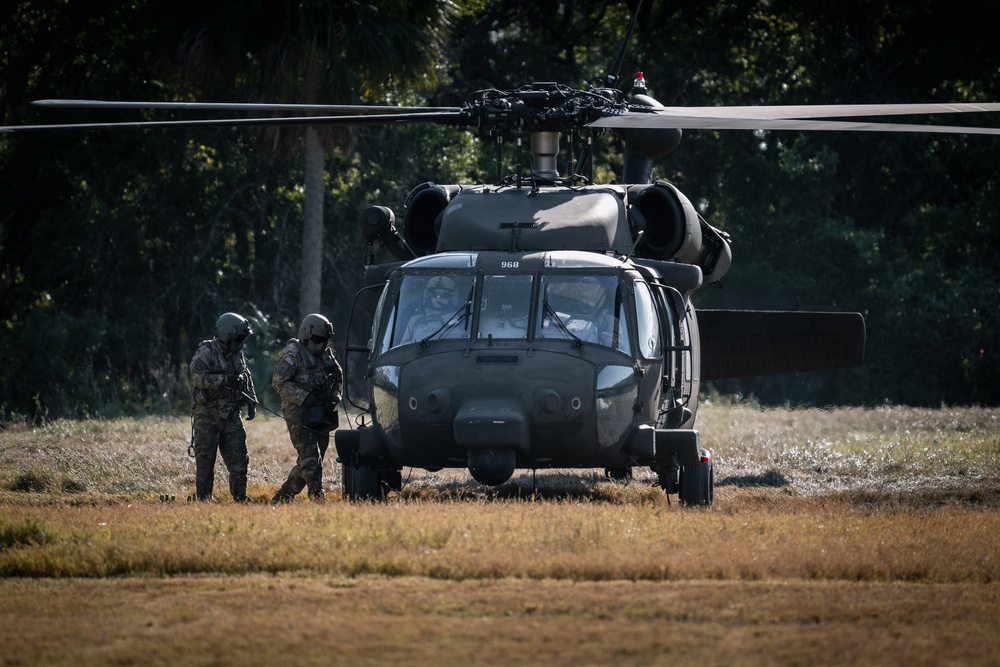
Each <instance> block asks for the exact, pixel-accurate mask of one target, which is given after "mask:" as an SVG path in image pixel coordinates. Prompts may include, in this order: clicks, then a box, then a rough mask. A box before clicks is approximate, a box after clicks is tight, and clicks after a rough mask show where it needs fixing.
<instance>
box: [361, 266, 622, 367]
mask: <svg viewBox="0 0 1000 667" xmlns="http://www.w3.org/2000/svg"><path fill="white" fill-rule="evenodd" d="M625 294H626V291H625V288H624V286H623V284H622V283H621V280H620V278H619V276H618V275H616V274H607V275H586V274H566V273H560V274H558V275H556V274H545V273H542V274H541V275H537V274H533V273H514V274H485V275H483V274H479V275H472V274H456V273H440V274H429V273H420V274H411V275H405V276H403V278H402V280H401V281H400V283H399V288H398V292H397V296H396V303H395V304H394V305H393V306H392V307H390V308H386V309H385V311H386V312H385V316H386V317H387V318H389V320H390V321H389V323H388V325H387V326H386V328H385V333H384V334H383V337H382V344H381V345H380V350H381V351H382V352H384V351H386V350H389V349H391V348H394V347H397V346H399V345H408V344H411V343H427V342H429V341H432V340H444V339H470V338H471V339H476V340H480V341H494V340H496V341H503V340H528V339H537V340H545V339H549V340H553V339H557V340H567V339H569V340H574V341H575V342H577V343H580V344H583V343H590V344H595V345H602V346H605V347H610V348H613V349H615V350H618V351H620V352H624V353H626V354H631V345H630V343H629V335H628V324H627V323H628V319H627V318H626V304H627V303H629V299H627V298H626V297H625ZM387 305H388V304H387Z"/></svg>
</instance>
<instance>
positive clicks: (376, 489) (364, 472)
mask: <svg viewBox="0 0 1000 667" xmlns="http://www.w3.org/2000/svg"><path fill="white" fill-rule="evenodd" d="M348 499H349V500H368V501H380V500H384V499H385V486H384V485H383V484H382V475H380V474H379V472H378V470H376V469H375V468H373V467H371V466H358V467H357V468H354V475H353V482H352V484H351V494H350V495H349V496H348Z"/></svg>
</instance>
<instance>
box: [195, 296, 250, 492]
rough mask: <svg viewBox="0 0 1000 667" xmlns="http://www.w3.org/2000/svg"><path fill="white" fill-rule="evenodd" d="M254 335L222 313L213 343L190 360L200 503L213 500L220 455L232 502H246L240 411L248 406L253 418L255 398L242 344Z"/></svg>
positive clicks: (232, 315) (245, 324) (240, 319)
mask: <svg viewBox="0 0 1000 667" xmlns="http://www.w3.org/2000/svg"><path fill="white" fill-rule="evenodd" d="M252 333H253V331H251V330H250V323H249V322H247V321H246V319H245V318H244V317H242V316H240V315H237V314H236V313H224V314H223V315H222V316H221V317H219V321H218V322H216V324H215V338H213V339H212V340H206V341H202V343H201V344H200V345H199V346H198V351H197V352H195V355H194V359H192V360H191V365H190V368H189V371H190V373H191V385H192V386H193V387H194V391H193V393H192V397H191V399H192V400H191V414H192V416H193V422H192V431H193V433H192V439H193V441H194V443H193V444H194V457H195V497H196V498H197V499H198V500H212V488H213V486H214V485H215V458H216V454H217V453H218V452H221V453H222V460H223V461H224V462H225V464H226V469H227V470H228V471H229V491H230V492H231V493H232V494H233V500H235V501H236V502H245V501H246V499H247V469H248V468H249V466H250V457H249V456H248V455H247V434H246V430H245V429H244V428H243V417H242V415H241V414H240V410H241V409H242V407H243V405H244V404H246V406H247V419H253V418H254V417H255V416H256V414H257V394H256V392H255V391H254V387H253V378H251V377H250V371H249V370H247V362H246V358H245V357H244V356H243V343H244V341H245V340H246V339H247V337H248V336H250V335H251V334H252ZM248 396H249V398H247V397H248Z"/></svg>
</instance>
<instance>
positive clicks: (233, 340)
mask: <svg viewBox="0 0 1000 667" xmlns="http://www.w3.org/2000/svg"><path fill="white" fill-rule="evenodd" d="M252 334H253V329H251V328H250V323H249V322H248V321H247V319H246V318H245V317H243V316H242V315H237V314H236V313H223V314H222V315H220V316H219V319H218V321H217V322H216V323H215V338H216V339H217V340H218V341H219V342H220V343H222V344H223V345H225V346H226V347H227V348H229V349H231V350H234V351H237V352H238V351H239V350H242V349H243V342H244V341H245V340H246V339H247V337H248V336H250V335H252Z"/></svg>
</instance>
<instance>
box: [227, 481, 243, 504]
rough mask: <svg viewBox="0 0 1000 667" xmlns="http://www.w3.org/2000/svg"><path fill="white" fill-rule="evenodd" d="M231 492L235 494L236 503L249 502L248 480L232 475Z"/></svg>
mask: <svg viewBox="0 0 1000 667" xmlns="http://www.w3.org/2000/svg"><path fill="white" fill-rule="evenodd" d="M229 491H230V493H232V494H233V501H234V502H237V503H245V502H246V501H247V478H246V477H244V476H242V475H230V476H229Z"/></svg>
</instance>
